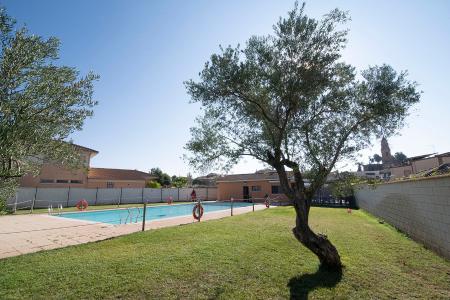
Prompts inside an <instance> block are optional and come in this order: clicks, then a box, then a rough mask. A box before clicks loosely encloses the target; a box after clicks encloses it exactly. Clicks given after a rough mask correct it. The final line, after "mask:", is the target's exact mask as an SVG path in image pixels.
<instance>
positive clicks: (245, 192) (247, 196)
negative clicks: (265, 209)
mask: <svg viewBox="0 0 450 300" xmlns="http://www.w3.org/2000/svg"><path fill="white" fill-rule="evenodd" d="M242 194H243V196H244V197H243V199H250V193H249V190H248V186H244V187H243V189H242Z"/></svg>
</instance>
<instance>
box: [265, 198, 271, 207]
mask: <svg viewBox="0 0 450 300" xmlns="http://www.w3.org/2000/svg"><path fill="white" fill-rule="evenodd" d="M264 204H266V208H269V206H270V204H269V200H268V199H266V201H264Z"/></svg>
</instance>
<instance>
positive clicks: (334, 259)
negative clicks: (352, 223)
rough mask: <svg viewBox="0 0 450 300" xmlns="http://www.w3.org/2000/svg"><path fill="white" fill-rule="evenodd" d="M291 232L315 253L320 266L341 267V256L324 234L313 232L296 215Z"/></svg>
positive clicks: (332, 268)
mask: <svg viewBox="0 0 450 300" xmlns="http://www.w3.org/2000/svg"><path fill="white" fill-rule="evenodd" d="M292 232H293V233H294V236H295V237H296V238H297V240H298V241H299V242H300V243H302V244H303V245H304V246H305V247H306V248H308V249H309V250H311V251H312V252H313V253H314V254H315V255H317V257H318V258H319V260H320V266H321V267H323V268H326V269H331V270H340V269H342V264H341V257H340V256H339V253H338V251H337V250H336V247H334V246H333V244H332V243H331V242H330V241H329V240H328V239H327V237H326V236H324V235H321V234H316V233H314V232H313V231H312V230H311V228H309V226H308V224H305V222H304V221H303V220H302V219H301V218H300V217H299V216H298V215H297V218H296V226H295V227H294V228H293V229H292Z"/></svg>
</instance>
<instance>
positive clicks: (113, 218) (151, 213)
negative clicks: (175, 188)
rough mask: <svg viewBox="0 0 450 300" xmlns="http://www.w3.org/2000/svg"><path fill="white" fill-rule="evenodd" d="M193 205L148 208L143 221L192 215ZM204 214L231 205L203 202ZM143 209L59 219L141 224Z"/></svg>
mask: <svg viewBox="0 0 450 300" xmlns="http://www.w3.org/2000/svg"><path fill="white" fill-rule="evenodd" d="M194 205H195V203H189V204H173V205H157V206H148V207H147V211H146V215H145V220H146V221H151V220H158V219H165V218H172V217H179V216H188V215H192V209H193V207H194ZM202 205H203V208H204V212H205V213H208V212H213V211H220V210H230V208H231V204H230V203H229V202H228V203H224V202H203V203H202ZM251 205H252V204H251V203H248V202H234V203H233V208H239V207H246V206H251ZM143 213H144V209H143V208H142V207H141V208H137V207H136V208H121V209H108V210H100V211H90V212H75V213H63V214H61V215H60V217H63V218H70V219H78V220H86V221H94V222H102V223H108V224H124V223H127V224H128V223H135V222H142V219H143Z"/></svg>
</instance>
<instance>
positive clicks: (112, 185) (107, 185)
mask: <svg viewBox="0 0 450 300" xmlns="http://www.w3.org/2000/svg"><path fill="white" fill-rule="evenodd" d="M106 187H107V188H108V189H112V188H113V187H114V182H111V181H108V182H106Z"/></svg>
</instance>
